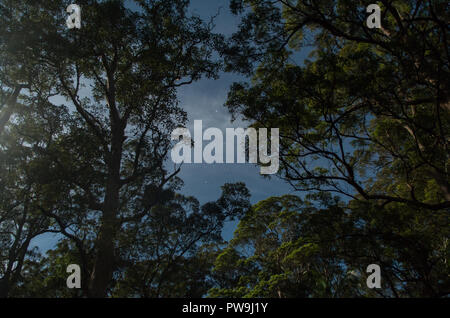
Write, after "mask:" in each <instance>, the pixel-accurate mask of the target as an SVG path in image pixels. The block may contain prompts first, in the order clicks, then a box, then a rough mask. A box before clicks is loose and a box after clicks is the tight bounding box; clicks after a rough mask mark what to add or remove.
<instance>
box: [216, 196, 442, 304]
mask: <svg viewBox="0 0 450 318" xmlns="http://www.w3.org/2000/svg"><path fill="white" fill-rule="evenodd" d="M312 198H314V197H312ZM314 199H316V200H314V201H310V200H305V201H302V200H301V199H300V198H298V197H296V196H292V195H286V196H283V197H272V198H269V199H266V200H263V201H261V202H258V203H257V204H256V205H255V206H254V207H253V208H252V209H251V210H250V211H249V212H248V213H247V214H246V215H245V216H244V218H242V220H241V221H240V223H239V225H238V229H237V230H236V232H235V235H234V237H233V239H232V240H231V241H230V242H229V244H228V246H226V247H225V248H224V249H223V250H222V252H221V253H220V254H219V255H218V257H217V259H216V262H215V267H214V271H213V277H214V279H215V282H216V284H215V287H214V288H212V289H211V290H210V292H209V294H208V295H209V296H211V297H270V298H275V297H280V298H285V297H286V298H295V297H306V298H308V297H327V298H330V297H333V298H334V297H445V296H447V295H448V294H449V292H450V280H449V279H448V271H449V268H448V264H447V263H448V262H447V259H448V256H449V249H448V234H449V229H448V227H446V226H445V225H446V224H448V222H449V219H448V214H447V213H446V212H434V213H433V218H430V217H429V213H430V212H429V211H426V210H422V211H417V210H412V209H407V208H406V207H405V205H402V204H393V205H389V206H387V207H386V208H385V209H381V210H380V209H379V208H377V207H376V206H375V205H373V204H372V205H371V204H370V203H367V202H366V203H361V202H360V201H354V202H352V203H351V204H350V205H347V204H345V203H344V202H342V201H341V200H339V199H338V198H331V196H329V195H323V194H322V195H321V196H320V197H315V198H314ZM317 199H319V200H317ZM370 264H377V265H379V266H380V268H381V277H382V280H381V282H382V288H381V289H369V288H368V287H367V285H366V279H367V275H368V274H367V273H366V269H367V267H368V266H369V265H370Z"/></svg>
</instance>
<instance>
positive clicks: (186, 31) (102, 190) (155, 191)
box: [8, 0, 221, 297]
mask: <svg viewBox="0 0 450 318" xmlns="http://www.w3.org/2000/svg"><path fill="white" fill-rule="evenodd" d="M69 4H70V1H43V2H36V1H15V2H9V3H8V5H9V6H10V10H21V8H23V7H26V8H28V7H31V8H33V11H34V12H38V13H39V14H38V15H37V17H35V19H36V20H37V21H39V23H40V25H39V27H37V28H36V29H35V30H29V31H28V33H27V34H35V36H37V37H38V38H39V41H40V42H41V43H42V46H41V47H42V50H41V52H40V54H39V60H38V61H39V65H40V66H41V67H43V68H45V69H46V70H48V72H49V73H50V74H52V76H54V78H56V83H55V84H54V85H52V88H53V89H54V90H55V91H56V93H55V96H53V98H52V97H51V96H43V97H42V96H41V97H42V98H44V100H45V101H46V102H48V103H51V104H52V105H56V104H58V103H62V102H64V103H65V104H66V105H67V106H68V107H69V108H70V109H71V110H72V116H75V117H74V118H76V120H78V123H74V124H71V125H69V124H68V125H67V127H66V128H67V129H66V131H69V132H70V133H67V134H66V135H64V136H61V138H58V140H57V141H56V142H55V144H54V147H52V148H51V149H49V150H48V151H46V153H47V156H48V164H49V166H50V167H52V168H54V170H51V171H50V174H51V176H52V177H53V178H49V180H47V182H48V183H47V184H48V186H49V187H54V189H53V190H56V188H57V186H56V185H59V186H61V187H62V189H64V191H62V193H64V194H65V196H66V199H64V198H62V195H61V194H60V195H57V196H56V197H54V198H53V199H52V198H51V196H50V194H51V193H52V192H49V193H48V195H47V199H48V200H49V201H50V202H52V203H54V204H57V203H61V206H60V207H58V208H54V205H52V204H42V205H41V206H40V207H39V208H40V210H41V213H42V214H43V215H45V216H47V217H48V218H50V219H52V220H53V222H54V223H55V224H56V225H57V226H58V227H59V230H60V232H61V233H62V234H63V235H65V236H66V237H67V238H69V239H71V240H73V241H74V242H75V243H76V246H77V248H78V249H79V252H80V255H87V254H88V253H87V251H88V250H89V248H90V246H86V242H87V241H89V242H92V244H93V247H92V248H93V250H94V252H93V254H91V255H92V258H93V261H92V266H90V267H89V266H88V263H87V262H86V264H85V265H86V266H84V269H83V273H84V277H85V278H84V279H86V283H87V284H88V287H87V290H88V291H87V293H88V295H89V296H91V297H104V296H107V290H108V286H109V285H110V283H111V282H112V279H113V272H114V271H115V269H116V268H117V261H116V260H117V253H116V247H117V244H118V235H119V233H120V232H121V230H122V228H123V227H124V226H125V224H126V222H128V221H129V220H131V219H132V220H134V221H139V220H140V219H142V218H144V217H145V216H146V215H147V214H148V213H149V211H150V210H151V207H152V205H155V204H157V203H158V200H159V199H160V194H161V193H162V192H164V191H165V190H167V188H173V186H174V180H176V178H175V177H176V174H177V173H178V171H179V167H174V169H169V168H170V167H169V168H167V167H166V158H167V153H168V151H169V150H170V147H171V140H170V133H171V132H172V131H173V129H175V128H176V127H179V126H181V125H183V124H184V123H185V121H186V114H185V112H184V111H183V110H182V109H181V108H180V107H179V106H178V100H177V88H178V87H181V86H183V85H188V84H190V83H192V82H194V81H197V80H199V79H200V78H201V77H202V76H207V77H215V76H216V75H217V71H218V69H219V66H220V64H219V63H218V62H217V61H215V60H214V59H213V52H214V47H215V45H216V44H217V43H218V42H219V41H220V40H221V37H220V36H217V35H214V34H213V33H212V32H211V29H212V27H213V24H212V23H211V22H210V23H206V22H204V21H202V20H201V19H200V18H198V17H194V16H189V15H188V13H187V8H188V5H189V1H184V0H173V1H172V0H171V1H126V2H125V1H79V3H77V4H78V5H80V6H81V8H82V24H81V28H80V29H69V28H67V26H66V23H65V21H66V18H67V13H66V12H65V8H66V7H67V6H68V5H69ZM28 10H31V9H28ZM25 31H26V30H25ZM83 130H85V131H83ZM44 185H45V184H44V183H43V186H44ZM150 189H151V190H152V191H150ZM149 197H151V199H149ZM55 198H57V199H55ZM44 201H45V200H44ZM73 201H75V202H77V204H76V206H74V204H73ZM144 201H145V204H144ZM75 212H76V213H75ZM80 215H82V216H80ZM78 218H81V219H83V222H88V224H90V225H89V226H88V228H89V229H94V231H90V235H92V236H93V239H92V240H87V241H86V240H85V238H84V237H80V236H79V235H78V234H77V233H79V231H80V230H81V229H83V230H85V229H86V228H85V227H84V228H83V224H79V223H78V222H77V219H78ZM77 223H78V224H77ZM88 232H89V231H88ZM86 276H87V278H86Z"/></svg>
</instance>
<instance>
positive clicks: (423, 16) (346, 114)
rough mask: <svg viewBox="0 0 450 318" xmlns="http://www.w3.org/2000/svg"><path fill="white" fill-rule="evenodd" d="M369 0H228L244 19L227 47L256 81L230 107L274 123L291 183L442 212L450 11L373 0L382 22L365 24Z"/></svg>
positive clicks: (232, 64)
mask: <svg viewBox="0 0 450 318" xmlns="http://www.w3.org/2000/svg"><path fill="white" fill-rule="evenodd" d="M369 3H370V1H356V2H355V1H344V0H336V1H283V0H281V1H239V0H236V1H232V4H231V6H232V9H233V10H234V11H235V12H236V13H245V17H244V19H243V22H242V24H241V27H240V31H239V32H237V33H236V34H235V35H234V36H233V37H232V38H231V39H230V41H229V43H228V45H225V46H224V48H223V53H224V54H225V55H226V59H227V64H228V68H229V69H230V70H235V71H240V72H244V73H245V74H251V75H253V81H252V84H251V85H250V84H246V83H236V84H234V85H233V88H232V90H231V92H230V94H229V99H228V102H227V106H228V107H229V109H230V111H231V112H232V113H233V114H234V115H235V116H243V117H244V118H246V119H248V120H250V121H253V122H254V124H255V125H258V126H263V127H280V138H281V145H280V161H281V163H282V168H281V173H280V175H281V176H282V177H284V178H285V179H286V180H287V181H288V182H290V183H291V184H292V185H293V187H294V188H295V189H297V190H301V191H330V192H333V193H339V194H341V195H345V196H348V197H349V198H351V199H360V200H363V201H365V200H374V201H375V202H377V203H378V204H379V205H386V204H390V203H395V202H397V203H406V204H409V205H411V206H414V207H415V208H425V209H429V210H435V211H436V210H440V209H448V208H449V207H450V196H449V195H450V182H449V174H448V171H449V170H448V168H449V166H448V165H449V157H448V154H449V148H448V146H449V144H448V142H449V131H450V129H449V119H450V116H449V110H450V109H449V86H448V81H446V80H445V79H446V78H448V77H449V54H448V42H447V41H448V40H447V39H448V35H449V27H448V24H447V22H446V21H448V17H449V11H448V10H449V8H448V6H446V4H445V2H442V1H381V3H382V12H383V19H382V28H381V29H368V28H367V26H366V23H365V19H366V15H365V8H366V7H367V5H368V4H369ZM247 5H248V7H250V6H251V9H249V10H246V9H247V7H246V6H247ZM304 46H312V47H313V53H312V55H311V60H307V61H306V62H305V65H303V66H302V65H299V64H298V63H296V54H295V53H296V52H297V51H298V50H299V49H300V48H301V47H304Z"/></svg>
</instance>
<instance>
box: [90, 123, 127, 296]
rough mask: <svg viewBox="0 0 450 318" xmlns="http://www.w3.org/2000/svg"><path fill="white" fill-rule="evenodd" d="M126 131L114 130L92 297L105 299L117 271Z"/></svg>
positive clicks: (92, 276) (93, 276) (91, 284)
mask: <svg viewBox="0 0 450 318" xmlns="http://www.w3.org/2000/svg"><path fill="white" fill-rule="evenodd" d="M123 134H124V133H123V129H113V137H112V142H111V146H112V147H111V156H110V158H109V160H108V161H109V162H108V175H109V176H108V182H107V185H106V195H105V201H104V207H103V213H102V219H101V226H100V230H99V233H98V236H97V241H96V257H95V260H94V268H93V271H92V274H91V278H90V288H89V297H94V298H103V297H106V296H108V295H107V290H108V286H109V284H110V283H111V280H112V277H113V272H114V269H115V255H114V243H115V239H116V236H117V233H118V230H119V229H120V224H119V220H118V218H117V215H118V213H119V206H120V167H121V159H122V145H123Z"/></svg>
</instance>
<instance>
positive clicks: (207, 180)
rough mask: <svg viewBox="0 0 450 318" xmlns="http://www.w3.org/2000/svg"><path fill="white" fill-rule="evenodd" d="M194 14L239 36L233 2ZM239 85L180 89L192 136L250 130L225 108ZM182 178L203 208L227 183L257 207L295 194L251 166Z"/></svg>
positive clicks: (229, 229) (210, 168)
mask: <svg viewBox="0 0 450 318" xmlns="http://www.w3.org/2000/svg"><path fill="white" fill-rule="evenodd" d="M219 10H220V11H219ZM190 12H191V14H193V15H197V16H200V17H201V18H203V19H204V20H206V21H209V19H210V18H211V17H213V16H216V15H217V14H218V12H219V15H218V16H217V17H216V18H215V29H214V32H216V33H221V34H224V35H225V36H230V35H231V34H232V33H233V32H235V31H236V30H237V26H238V24H239V17H236V16H234V15H232V14H231V12H230V9H229V0H191V6H190ZM306 53H307V52H301V53H300V55H299V56H297V58H296V60H298V61H300V62H301V61H302V59H304V57H305V54H306ZM236 81H248V79H246V78H244V77H241V76H240V75H238V74H230V73H221V74H220V76H219V79H217V80H213V79H202V80H200V81H198V82H195V83H193V84H191V85H187V86H183V87H181V88H180V89H179V91H178V98H179V101H180V106H181V107H183V109H184V110H185V111H186V112H187V114H188V119H189V122H188V125H187V128H188V129H189V131H190V132H191V134H192V133H193V123H194V120H202V121H203V129H204V130H205V129H207V128H210V127H216V128H219V129H221V130H222V131H223V134H224V137H225V129H226V128H238V127H242V128H246V127H247V126H248V123H245V122H242V121H240V120H236V121H235V122H232V121H231V115H230V114H229V113H228V110H227V109H226V107H224V104H225V102H226V98H227V94H228V91H229V88H230V86H231V84H232V83H233V82H236ZM268 128H270V127H268ZM224 141H225V138H224ZM205 144H206V143H204V145H205ZM224 152H225V145H224ZM178 176H179V177H180V178H181V179H182V180H183V181H184V187H183V188H182V189H181V191H180V192H181V193H182V194H184V195H189V196H194V197H196V198H197V199H198V200H199V202H200V203H201V204H204V203H206V202H209V201H214V200H216V199H218V198H219V197H220V194H221V186H222V185H224V184H225V183H236V182H244V183H245V184H246V186H247V188H248V189H249V191H250V194H251V202H252V203H253V204H254V203H256V202H258V201H261V200H264V199H267V198H269V197H271V196H280V195H285V194H294V192H293V190H292V188H291V187H290V186H289V185H288V184H287V183H286V182H284V181H282V180H281V179H279V178H278V177H276V176H271V177H263V176H261V175H260V167H257V166H256V165H254V164H248V163H247V164H236V163H235V164H183V167H182V169H181V172H180V174H179V175H178ZM236 226H237V222H229V223H227V224H226V225H225V228H224V231H223V237H224V239H225V240H229V239H231V238H232V236H233V232H234V230H235V228H236ZM56 240H57V237H56V236H55V235H53V234H46V235H43V236H41V237H39V238H37V239H36V240H35V241H34V242H33V245H35V246H38V247H39V249H40V250H41V251H45V250H47V249H49V248H52V247H53V245H54V244H55V242H56Z"/></svg>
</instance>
